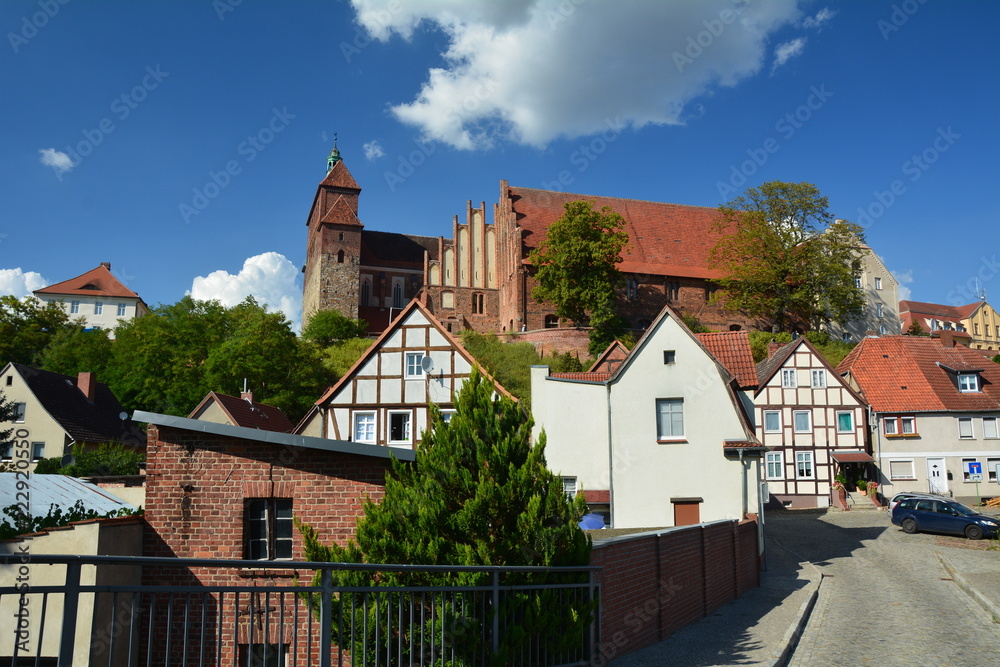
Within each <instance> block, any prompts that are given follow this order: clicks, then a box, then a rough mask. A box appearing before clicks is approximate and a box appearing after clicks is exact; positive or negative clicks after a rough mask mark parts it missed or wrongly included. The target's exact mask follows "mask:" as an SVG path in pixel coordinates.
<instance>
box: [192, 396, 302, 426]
mask: <svg viewBox="0 0 1000 667" xmlns="http://www.w3.org/2000/svg"><path fill="white" fill-rule="evenodd" d="M212 401H214V402H216V403H218V404H219V406H220V407H221V408H222V409H223V410H224V411H225V412H226V414H227V415H229V419H230V420H231V421H232V422H233V426H243V427H245V428H256V429H260V430H262V431H276V432H278V433H291V431H292V429H293V428H295V424H293V423H292V422H291V421H289V419H288V417H286V416H285V413H284V412H282V411H281V409H280V408H276V407H274V406H273V405H264V404H263V403H255V402H253V401H248V400H247V399H245V398H237V397H236V396H230V395H228V394H220V393H218V392H215V391H211V392H209V393H208V396H206V397H205V398H204V399H203V400H202V402H201V403H199V404H198V407H196V408H195V409H194V410H192V411H191V414H190V415H188V417H189V418H190V419H197V416H196V415H197V414H198V413H200V412H202V409H203V408H204V407H205V406H206V405H207V404H208V403H209V402H212Z"/></svg>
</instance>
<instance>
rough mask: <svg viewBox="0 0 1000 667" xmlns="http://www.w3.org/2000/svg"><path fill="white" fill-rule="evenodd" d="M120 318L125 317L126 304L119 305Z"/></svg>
mask: <svg viewBox="0 0 1000 667" xmlns="http://www.w3.org/2000/svg"><path fill="white" fill-rule="evenodd" d="M118 317H125V304H124V303H119V304H118Z"/></svg>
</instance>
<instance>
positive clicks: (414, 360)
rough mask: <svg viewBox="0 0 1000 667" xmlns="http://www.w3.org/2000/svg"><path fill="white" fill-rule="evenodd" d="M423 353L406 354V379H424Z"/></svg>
mask: <svg viewBox="0 0 1000 667" xmlns="http://www.w3.org/2000/svg"><path fill="white" fill-rule="evenodd" d="M424 356H426V355H424V353H423V352H407V353H406V357H405V362H406V377H407V378H423V377H424V366H423V362H424Z"/></svg>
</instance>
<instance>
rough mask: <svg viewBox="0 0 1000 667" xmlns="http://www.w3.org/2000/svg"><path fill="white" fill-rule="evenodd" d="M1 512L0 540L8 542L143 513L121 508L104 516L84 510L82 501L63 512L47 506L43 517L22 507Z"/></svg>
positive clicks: (60, 509) (13, 506)
mask: <svg viewBox="0 0 1000 667" xmlns="http://www.w3.org/2000/svg"><path fill="white" fill-rule="evenodd" d="M19 483H20V482H19ZM25 484H27V482H25ZM2 512H3V514H4V515H6V516H2V515H0V540H9V539H11V538H14V537H17V536H18V535H27V534H30V533H37V532H40V531H43V530H46V529H48V528H59V527H61V526H66V525H69V524H70V523H72V522H74V521H86V520H88V519H99V518H112V517H118V516H132V515H133V514H142V513H143V511H142V508H141V507H140V508H139V509H135V510H133V509H126V508H122V509H119V510H114V511H111V512H107V513H105V514H100V513H99V512H97V511H96V510H92V509H91V510H88V509H84V507H83V501H82V500H77V501H76V503H74V504H73V505H72V506H71V507H70V508H69V509H67V510H66V511H65V512H64V511H63V510H62V508H61V507H59V506H57V505H55V504H52V505H50V506H49V511H48V512H47V513H46V514H45V516H37V515H32V514H27V513H25V512H24V506H23V505H8V506H7V507H4V508H3V510H2Z"/></svg>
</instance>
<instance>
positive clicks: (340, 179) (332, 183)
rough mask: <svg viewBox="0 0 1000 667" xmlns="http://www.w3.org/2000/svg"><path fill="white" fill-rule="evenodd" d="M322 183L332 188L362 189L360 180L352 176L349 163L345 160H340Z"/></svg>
mask: <svg viewBox="0 0 1000 667" xmlns="http://www.w3.org/2000/svg"><path fill="white" fill-rule="evenodd" d="M320 185H326V186H328V187H332V188H345V189H348V190H357V191H359V192H360V191H361V186H360V185H358V182H357V181H355V180H354V177H353V176H351V172H350V171H348V169H347V165H346V164H344V161H343V160H338V161H337V163H336V164H335V165H333V169H331V170H330V171H329V172H328V173H327V175H326V177H325V178H324V179H323V180H322V182H320Z"/></svg>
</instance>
